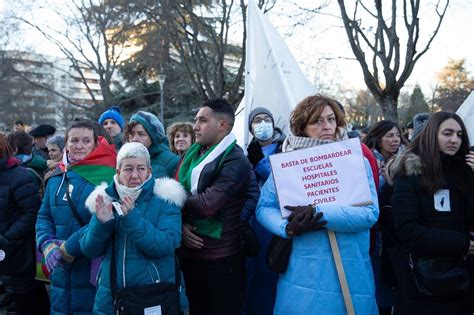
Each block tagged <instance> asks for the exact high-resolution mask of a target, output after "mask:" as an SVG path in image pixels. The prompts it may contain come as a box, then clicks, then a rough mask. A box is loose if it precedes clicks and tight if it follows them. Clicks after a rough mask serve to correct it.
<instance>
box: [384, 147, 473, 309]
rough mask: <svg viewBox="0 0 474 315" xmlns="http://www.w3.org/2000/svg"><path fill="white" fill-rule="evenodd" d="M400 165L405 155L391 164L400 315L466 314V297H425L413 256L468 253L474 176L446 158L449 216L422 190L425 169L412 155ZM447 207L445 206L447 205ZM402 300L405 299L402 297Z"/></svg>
mask: <svg viewBox="0 0 474 315" xmlns="http://www.w3.org/2000/svg"><path fill="white" fill-rule="evenodd" d="M407 154H410V155H409V156H408V158H407V159H406V161H405V163H404V165H402V163H400V162H401V160H402V158H401V156H400V157H397V158H396V160H395V161H394V162H393V163H392V164H391V165H389V174H400V170H404V171H402V172H401V174H404V175H395V177H394V179H393V194H392V199H391V201H392V212H393V227H394V231H395V234H396V237H397V239H398V241H399V242H400V244H399V245H398V246H397V249H396V250H395V252H394V255H393V257H392V260H393V264H394V269H395V271H396V274H397V280H398V285H399V292H400V294H401V298H400V299H399V303H400V305H399V307H398V311H399V312H400V313H401V314H466V309H467V308H468V307H469V305H468V304H469V298H468V296H467V295H464V294H462V295H459V296H452V297H436V298H435V297H427V296H423V295H422V294H420V293H419V292H418V290H417V289H416V286H415V283H414V280H413V276H412V275H411V273H410V267H409V255H410V254H411V255H412V257H414V259H416V258H417V257H433V258H436V257H456V258H462V257H464V256H465V255H466V254H467V251H468V248H469V242H470V235H469V233H468V231H467V225H469V224H471V222H472V217H473V212H474V203H473V191H474V190H473V189H474V185H473V181H472V178H473V172H472V170H471V169H470V167H469V166H467V165H466V163H465V161H463V160H462V159H460V158H457V157H448V156H442V165H443V176H444V178H445V181H446V184H445V187H443V189H446V190H449V202H450V210H449V211H439V210H436V208H435V202H434V194H432V193H429V192H427V191H426V190H425V189H423V188H422V186H421V177H422V176H423V174H422V171H423V165H422V161H421V160H420V158H419V157H418V156H416V155H414V154H413V153H407ZM443 202H446V201H445V200H443ZM402 296H403V297H402Z"/></svg>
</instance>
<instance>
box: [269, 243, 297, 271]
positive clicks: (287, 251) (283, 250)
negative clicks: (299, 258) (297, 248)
mask: <svg viewBox="0 0 474 315" xmlns="http://www.w3.org/2000/svg"><path fill="white" fill-rule="evenodd" d="M292 247H293V240H292V239H291V238H283V237H279V236H277V235H273V237H272V239H271V241H270V245H268V249H267V255H266V257H265V260H266V262H267V266H268V269H270V270H271V271H273V272H276V273H284V272H285V271H286V268H287V267H288V262H289V261H290V255H291V249H292Z"/></svg>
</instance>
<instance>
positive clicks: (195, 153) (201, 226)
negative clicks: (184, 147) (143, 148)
mask: <svg viewBox="0 0 474 315" xmlns="http://www.w3.org/2000/svg"><path fill="white" fill-rule="evenodd" d="M235 144H236V141H235V140H234V141H233V142H232V143H231V144H230V145H229V146H228V147H227V148H226V149H225V151H224V154H222V157H221V159H220V161H219V164H218V165H217V168H216V172H218V171H219V170H220V168H221V167H222V163H223V162H224V159H225V157H226V156H227V154H229V152H230V151H232V149H233V148H234V146H235ZM217 145H218V144H215V145H213V146H212V147H210V148H209V150H207V151H206V153H204V154H203V155H202V156H200V155H199V152H200V151H201V149H202V145H200V144H198V143H194V144H193V145H192V146H191V147H190V148H189V149H188V151H187V152H186V155H185V156H184V159H183V162H182V163H181V166H180V168H179V171H178V180H179V182H180V183H181V184H182V185H183V186H184V188H185V189H186V190H187V191H188V192H191V174H192V172H193V170H194V168H195V167H196V166H198V165H199V164H200V163H201V162H202V161H203V160H204V159H205V158H206V157H207V156H208V155H209V154H210V153H211V152H212V151H213V150H214V149H215V148H216V146H217ZM192 224H193V225H194V227H195V228H196V232H197V233H199V234H201V235H206V236H209V237H212V238H216V239H220V238H221V234H222V222H221V221H220V220H219V219H218V218H207V219H194V220H193V221H192Z"/></svg>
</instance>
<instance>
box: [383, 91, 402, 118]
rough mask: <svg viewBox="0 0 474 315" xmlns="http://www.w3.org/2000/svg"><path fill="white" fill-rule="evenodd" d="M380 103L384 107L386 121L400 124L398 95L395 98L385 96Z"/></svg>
mask: <svg viewBox="0 0 474 315" xmlns="http://www.w3.org/2000/svg"><path fill="white" fill-rule="evenodd" d="M379 103H380V104H381V105H382V113H383V117H384V119H385V120H391V121H394V122H398V112H397V105H398V95H397V96H395V97H393V96H392V95H383V96H382V97H381V99H380V101H379Z"/></svg>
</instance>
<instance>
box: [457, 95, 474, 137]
mask: <svg viewBox="0 0 474 315" xmlns="http://www.w3.org/2000/svg"><path fill="white" fill-rule="evenodd" d="M456 114H458V115H459V116H460V117H461V118H462V120H463V121H464V125H466V129H467V134H468V136H469V142H470V143H471V146H474V91H472V92H471V94H469V96H468V97H467V98H466V99H465V100H464V103H462V105H461V107H459V109H458V110H457V112H456Z"/></svg>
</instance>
